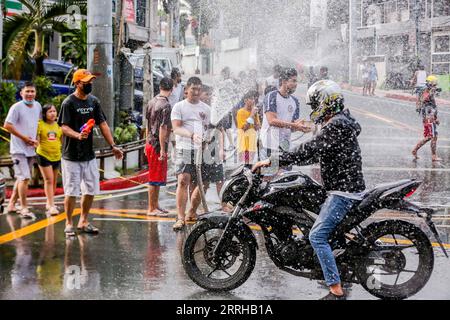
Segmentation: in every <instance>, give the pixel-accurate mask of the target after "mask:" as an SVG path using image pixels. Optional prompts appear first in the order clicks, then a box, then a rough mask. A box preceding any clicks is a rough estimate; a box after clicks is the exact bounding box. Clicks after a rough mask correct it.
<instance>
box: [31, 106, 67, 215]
mask: <svg viewBox="0 0 450 320" xmlns="http://www.w3.org/2000/svg"><path fill="white" fill-rule="evenodd" d="M57 116H58V113H57V111H56V108H55V106H54V105H50V104H46V105H45V106H44V107H43V108H42V120H39V124H38V132H37V137H38V141H39V146H38V147H37V149H36V153H37V163H38V165H39V169H40V170H41V173H42V177H44V190H45V195H46V197H47V204H46V209H47V214H50V215H57V214H59V211H58V209H57V208H56V206H55V203H54V200H53V199H54V197H55V190H56V182H57V178H58V173H59V168H60V165H61V146H62V130H61V128H60V127H59V125H58V123H57V122H56V118H57Z"/></svg>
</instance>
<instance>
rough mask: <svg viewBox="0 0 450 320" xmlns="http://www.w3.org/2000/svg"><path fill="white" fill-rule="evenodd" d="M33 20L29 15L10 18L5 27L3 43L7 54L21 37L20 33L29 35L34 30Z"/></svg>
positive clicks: (24, 14) (5, 22)
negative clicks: (13, 43)
mask: <svg viewBox="0 0 450 320" xmlns="http://www.w3.org/2000/svg"><path fill="white" fill-rule="evenodd" d="M33 22H34V20H33V18H32V17H31V16H30V15H29V14H28V13H23V14H21V15H16V16H12V17H8V18H6V19H5V21H4V25H3V42H4V46H5V47H4V50H5V52H8V51H9V48H10V46H11V43H12V42H13V41H14V40H15V39H16V38H18V37H19V33H23V34H29V33H28V31H30V30H31V29H32V25H33Z"/></svg>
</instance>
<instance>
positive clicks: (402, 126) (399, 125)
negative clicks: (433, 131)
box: [350, 107, 422, 133]
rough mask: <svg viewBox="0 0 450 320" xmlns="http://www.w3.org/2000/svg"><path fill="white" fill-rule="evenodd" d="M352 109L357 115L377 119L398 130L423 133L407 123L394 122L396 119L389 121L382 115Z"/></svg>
mask: <svg viewBox="0 0 450 320" xmlns="http://www.w3.org/2000/svg"><path fill="white" fill-rule="evenodd" d="M350 109H351V110H352V111H355V113H359V114H362V115H365V116H368V117H371V118H374V119H377V120H379V121H382V122H385V123H388V124H390V125H391V126H393V127H395V128H398V129H402V130H410V131H414V132H419V133H421V132H422V131H421V130H419V129H417V128H416V127H413V126H410V125H408V124H406V123H403V122H400V121H397V120H394V119H389V118H386V117H383V116H381V115H378V114H375V113H372V112H369V111H365V110H361V109H359V108H356V107H351V108H350Z"/></svg>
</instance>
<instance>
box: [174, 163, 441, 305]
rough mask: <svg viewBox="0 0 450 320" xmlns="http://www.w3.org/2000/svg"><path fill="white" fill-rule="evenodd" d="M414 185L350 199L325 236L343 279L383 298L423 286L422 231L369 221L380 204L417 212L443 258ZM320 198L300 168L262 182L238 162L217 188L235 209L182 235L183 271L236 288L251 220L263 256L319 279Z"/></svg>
mask: <svg viewBox="0 0 450 320" xmlns="http://www.w3.org/2000/svg"><path fill="white" fill-rule="evenodd" d="M420 184H421V182H420V181H417V180H414V179H405V180H400V181H396V182H393V183H386V184H382V185H379V186H377V187H375V188H374V189H372V190H370V191H367V192H366V193H365V195H364V196H363V197H362V199H361V200H359V201H357V202H356V203H355V204H354V205H353V207H352V208H351V210H350V212H349V213H348V214H347V216H346V218H345V219H344V220H343V221H342V223H341V224H340V225H339V226H338V228H337V230H335V232H334V233H333V234H332V236H331V238H330V239H331V240H330V243H331V245H332V248H333V250H336V251H333V252H336V262H337V265H338V267H339V271H340V273H341V279H342V281H343V282H351V283H356V284H361V285H362V286H363V287H364V289H365V290H367V291H368V292H369V293H371V294H372V295H374V296H376V297H379V298H383V299H404V298H407V297H409V296H412V295H414V294H415V293H417V292H418V291H420V290H421V289H422V288H423V287H424V286H425V284H426V283H427V282H428V280H429V279H430V276H431V273H432V270H433V266H434V253H433V247H432V245H431V242H430V239H429V238H428V236H427V234H426V233H425V232H424V231H422V230H421V229H420V228H419V227H417V226H416V225H414V224H412V223H410V222H406V221H403V220H394V219H386V220H379V221H377V222H372V223H369V224H367V222H368V221H367V219H368V218H369V217H370V216H371V215H372V214H374V213H375V212H376V211H378V210H380V209H389V210H397V211H400V212H403V213H408V214H415V215H417V216H418V217H421V218H423V219H424V221H425V223H426V225H427V226H428V227H429V229H430V230H431V232H432V233H433V235H434V236H435V238H436V240H437V242H438V243H439V244H440V246H441V248H442V250H443V252H444V254H445V255H446V256H447V253H446V251H445V249H444V247H443V245H442V242H441V240H440V238H439V235H438V232H437V230H436V227H435V225H434V223H433V222H432V220H431V217H432V215H433V213H434V212H433V209H429V208H421V207H418V206H416V205H414V204H412V203H410V202H408V201H407V200H406V198H407V197H409V196H410V195H412V194H413V193H414V191H415V190H416V189H417V188H418V187H419V186H420ZM326 196H327V195H326V191H325V189H324V188H323V187H322V186H321V185H320V184H319V183H317V182H316V181H314V180H313V179H311V178H310V177H308V176H307V175H305V174H303V173H301V172H299V171H298V172H296V171H291V172H285V173H283V174H280V175H279V176H278V177H276V178H275V179H274V180H272V181H271V182H262V177H261V176H260V175H259V174H257V173H252V172H251V171H250V170H249V169H247V168H245V167H243V166H242V167H240V168H239V169H237V170H236V171H235V172H234V173H232V175H231V178H230V180H228V181H227V182H226V184H225V185H224V187H223V189H222V193H221V200H222V202H223V203H231V204H232V205H234V206H235V207H234V211H233V213H232V214H231V216H229V215H228V214H223V213H221V212H214V213H210V214H206V215H204V216H202V218H201V219H200V221H199V222H197V224H196V225H195V227H194V228H193V229H192V231H191V232H190V234H189V235H188V237H187V239H186V241H185V244H184V248H183V258H182V261H183V266H184V269H185V270H186V272H187V274H188V276H189V277H190V278H191V279H192V280H193V281H194V282H195V283H196V284H197V285H199V286H200V287H202V288H205V289H207V290H212V291H228V290H232V289H235V288H237V287H239V286H240V285H242V284H243V283H244V282H245V281H246V280H247V279H248V278H249V276H250V275H251V273H252V271H253V269H254V267H255V264H256V249H257V248H258V245H257V242H256V239H255V236H254V234H253V233H252V231H251V229H250V227H249V223H253V224H257V225H259V226H260V228H261V230H262V234H263V236H264V240H265V246H266V249H267V252H268V255H269V257H270V258H271V260H272V261H273V262H274V263H275V265H276V266H277V267H278V268H279V269H281V270H283V271H286V272H288V273H290V274H293V275H296V276H299V277H305V278H309V279H317V280H319V279H323V273H322V269H321V267H320V264H319V261H318V259H317V256H316V255H315V254H314V250H313V248H312V246H311V244H310V242H309V238H308V237H309V232H310V230H311V228H312V226H313V224H314V222H315V220H316V219H317V215H318V213H319V211H320V206H321V204H322V203H323V202H324V201H325V199H326ZM363 223H364V226H362V224H363Z"/></svg>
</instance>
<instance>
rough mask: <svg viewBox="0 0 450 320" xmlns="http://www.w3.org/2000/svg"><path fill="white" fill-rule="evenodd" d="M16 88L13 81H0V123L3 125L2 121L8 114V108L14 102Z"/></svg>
mask: <svg viewBox="0 0 450 320" xmlns="http://www.w3.org/2000/svg"><path fill="white" fill-rule="evenodd" d="M16 92H17V88H16V86H15V85H14V83H9V82H2V83H0V106H1V110H0V124H1V125H3V121H4V120H5V118H6V115H7V114H8V110H9V108H10V107H11V106H12V105H13V104H14V103H16Z"/></svg>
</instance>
